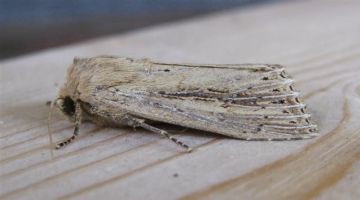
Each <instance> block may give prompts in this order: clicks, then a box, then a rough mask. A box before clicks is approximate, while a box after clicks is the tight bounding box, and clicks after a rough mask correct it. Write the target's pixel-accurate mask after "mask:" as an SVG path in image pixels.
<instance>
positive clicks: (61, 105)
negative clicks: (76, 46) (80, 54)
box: [54, 58, 86, 120]
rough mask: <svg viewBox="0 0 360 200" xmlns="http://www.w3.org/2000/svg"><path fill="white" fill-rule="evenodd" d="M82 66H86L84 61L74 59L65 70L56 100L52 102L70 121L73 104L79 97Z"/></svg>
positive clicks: (73, 108) (73, 112)
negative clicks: (64, 76) (64, 78)
mask: <svg viewBox="0 0 360 200" xmlns="http://www.w3.org/2000/svg"><path fill="white" fill-rule="evenodd" d="M84 65H86V59H81V58H74V61H73V63H72V64H71V65H70V66H69V68H68V70H67V76H66V80H65V82H64V85H63V86H62V87H61V89H60V91H59V94H58V98H57V99H56V100H55V101H54V106H55V107H57V108H58V109H59V110H60V111H61V112H62V113H63V114H64V115H65V116H67V117H68V118H69V119H70V120H73V119H74V115H75V102H76V101H77V99H78V97H79V92H78V87H79V79H80V76H81V71H82V68H83V67H84Z"/></svg>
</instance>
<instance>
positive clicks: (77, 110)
mask: <svg viewBox="0 0 360 200" xmlns="http://www.w3.org/2000/svg"><path fill="white" fill-rule="evenodd" d="M81 116H82V110H81V106H80V102H78V101H77V102H76V103H75V128H74V133H73V135H72V136H71V137H69V138H67V139H66V140H64V141H63V142H60V143H58V144H57V145H56V146H55V148H56V149H60V148H63V147H65V146H66V145H68V144H70V143H72V142H73V141H74V140H75V138H77V136H79V128H80V125H81Z"/></svg>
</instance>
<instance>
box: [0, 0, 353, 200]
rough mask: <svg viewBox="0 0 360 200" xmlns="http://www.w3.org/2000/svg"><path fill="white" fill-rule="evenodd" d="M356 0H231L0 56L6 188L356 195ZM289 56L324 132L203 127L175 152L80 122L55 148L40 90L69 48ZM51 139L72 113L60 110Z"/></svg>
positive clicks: (59, 75)
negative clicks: (184, 15)
mask: <svg viewBox="0 0 360 200" xmlns="http://www.w3.org/2000/svg"><path fill="white" fill-rule="evenodd" d="M359 10H360V2H359V1H356V0H352V1H351V0H350V1H340V0H338V1H328V0H319V1H293V2H287V3H277V4H269V5H259V6H256V7H248V8H246V9H238V10H231V11H226V12H223V13H218V14H213V15H210V16H204V17H201V18H197V19H193V20H188V21H182V22H177V23H173V24H164V25H161V26H157V27H152V28H147V29H143V30H138V31H135V32H130V33H127V34H123V35H116V36H113V37H108V38H101V39H97V40H93V41H88V42H85V43H81V44H76V45H72V46H66V47H62V48H57V49H51V50H46V51H43V52H39V53H36V54H32V55H28V56H23V57H19V58H15V59H11V60H5V61H2V62H1V63H0V70H1V71H0V72H1V96H0V103H1V108H0V109H1V110H0V113H1V115H0V131H1V136H0V198H1V199H327V200H328V199H360V191H359V188H360V162H359V160H360V123H359V119H360V112H359V111H360V41H359V39H360V20H359V19H360V12H359ZM99 54H112V55H119V56H130V57H149V58H152V59H155V60H160V61H164V62H167V61H168V62H199V63H206V62H208V63H279V64H283V65H286V66H287V67H288V72H289V73H291V74H292V75H293V77H294V79H295V80H296V88H297V89H299V90H300V91H301V93H302V96H303V99H305V102H306V103H307V104H308V109H309V111H310V112H311V113H312V114H313V118H314V120H315V121H316V122H317V123H318V125H319V128H320V133H321V136H320V137H318V138H316V139H312V140H301V141H289V142H247V141H241V140H235V139H229V138H223V137H221V136H217V135H214V134H209V133H205V132H199V131H183V132H182V131H181V129H176V130H175V128H174V127H171V126H170V127H166V128H168V129H174V130H173V131H172V132H173V133H174V134H176V136H177V137H178V138H179V139H181V140H183V141H185V142H186V143H188V144H189V145H191V146H192V147H194V149H195V151H194V152H192V153H191V154H186V153H182V152H181V149H179V148H178V147H177V146H176V145H173V143H171V142H170V141H168V140H166V139H163V138H160V137H159V136H158V135H155V134H152V133H149V132H147V131H144V130H141V129H138V130H136V131H134V130H132V129H110V128H100V127H96V126H94V125H92V124H84V125H83V126H82V127H81V137H80V138H79V140H77V141H76V142H75V143H73V144H72V145H70V146H68V147H67V148H65V149H62V150H57V151H54V150H52V149H51V148H50V141H49V135H48V131H47V114H48V111H49V107H48V106H46V101H48V100H52V99H53V98H55V96H56V93H57V90H58V87H59V85H61V83H62V82H63V80H64V75H65V71H66V68H67V66H68V65H69V64H70V63H71V62H72V58H73V57H74V56H80V57H81V56H95V55H99ZM52 126H53V135H54V138H55V140H56V141H60V140H61V139H64V138H65V137H67V136H69V135H70V134H71V132H72V128H73V126H72V124H71V123H69V122H67V121H66V120H65V119H63V118H61V116H58V115H56V116H55V117H54V120H53V123H52Z"/></svg>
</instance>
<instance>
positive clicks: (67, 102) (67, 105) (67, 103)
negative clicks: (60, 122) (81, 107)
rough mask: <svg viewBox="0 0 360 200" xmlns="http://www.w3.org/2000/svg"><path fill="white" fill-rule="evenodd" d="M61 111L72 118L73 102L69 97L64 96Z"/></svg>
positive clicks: (73, 111)
mask: <svg viewBox="0 0 360 200" xmlns="http://www.w3.org/2000/svg"><path fill="white" fill-rule="evenodd" d="M61 109H62V111H63V112H64V113H65V114H66V115H69V116H72V115H74V113H75V102H74V101H73V100H72V99H71V98H70V97H69V96H66V97H65V98H64V100H63V104H62V107H61Z"/></svg>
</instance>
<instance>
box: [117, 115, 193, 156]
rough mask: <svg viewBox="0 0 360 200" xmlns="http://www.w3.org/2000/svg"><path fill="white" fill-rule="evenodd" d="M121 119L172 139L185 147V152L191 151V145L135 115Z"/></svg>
mask: <svg viewBox="0 0 360 200" xmlns="http://www.w3.org/2000/svg"><path fill="white" fill-rule="evenodd" d="M123 119H124V120H126V122H127V124H128V125H130V126H133V127H142V128H144V129H146V130H149V131H151V132H154V133H157V134H160V135H162V136H165V137H167V138H168V139H170V140H171V141H173V142H174V143H176V144H177V145H179V146H181V147H183V148H185V149H186V151H187V152H191V151H192V148H191V147H189V146H188V145H186V144H184V143H183V142H181V141H179V140H178V139H176V138H175V137H173V136H171V135H170V134H169V133H168V132H167V131H165V130H162V129H159V128H156V127H154V126H151V125H149V124H147V123H145V122H144V120H143V119H138V118H135V117H132V116H129V115H127V116H125V117H124V118H123Z"/></svg>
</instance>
